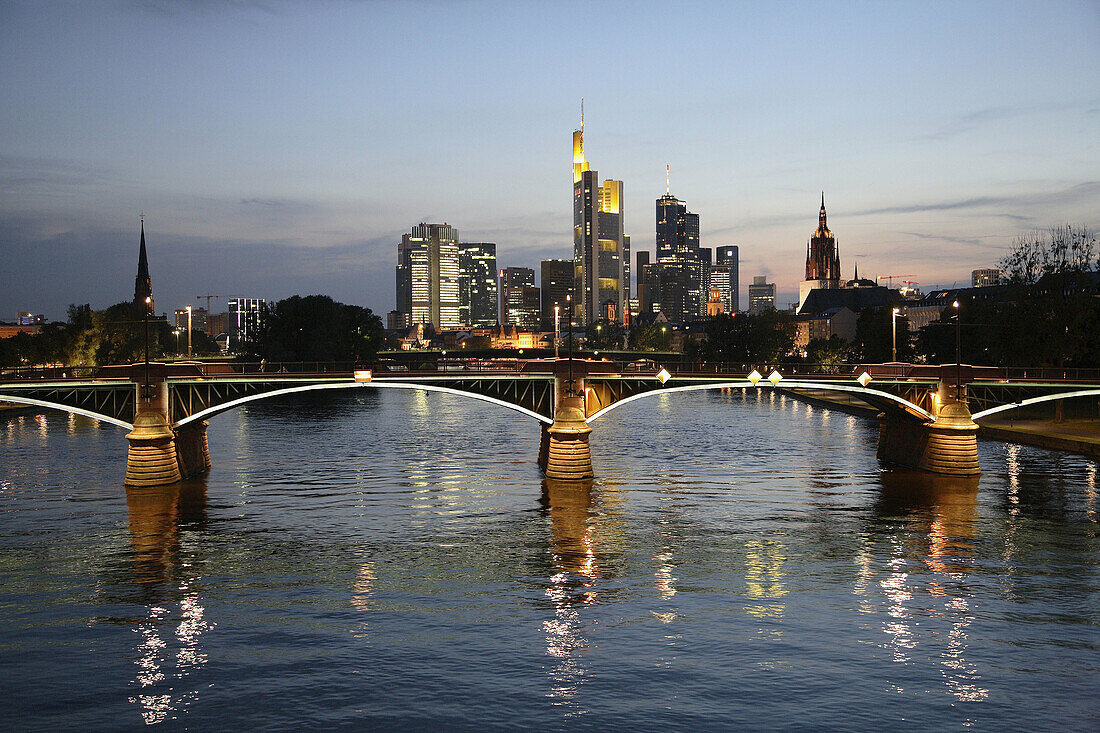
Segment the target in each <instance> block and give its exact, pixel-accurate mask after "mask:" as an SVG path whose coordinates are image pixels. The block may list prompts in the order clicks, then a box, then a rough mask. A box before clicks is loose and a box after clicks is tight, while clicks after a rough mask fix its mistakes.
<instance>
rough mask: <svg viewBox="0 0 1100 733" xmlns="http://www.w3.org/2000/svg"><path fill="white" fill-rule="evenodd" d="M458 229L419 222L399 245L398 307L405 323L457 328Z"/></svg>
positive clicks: (445, 224)
mask: <svg viewBox="0 0 1100 733" xmlns="http://www.w3.org/2000/svg"><path fill="white" fill-rule="evenodd" d="M458 248H459V244H458V230H457V229H454V228H453V227H451V226H450V225H449V224H447V223H446V222H444V223H443V224H425V223H424V222H421V223H420V224H418V225H416V226H414V227H413V228H412V231H411V232H410V233H408V234H403V235H402V236H401V242H400V243H398V245H397V308H396V310H397V311H399V312H400V313H403V314H405V315H404V320H405V324H406V325H409V326H411V325H413V324H415V323H420V324H424V325H428V324H431V325H432V326H435V327H436V328H438V329H451V328H458V327H459V326H461V325H462V322H461V320H460V318H459V293H458V278H459V265H458Z"/></svg>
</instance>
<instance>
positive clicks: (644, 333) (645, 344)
mask: <svg viewBox="0 0 1100 733" xmlns="http://www.w3.org/2000/svg"><path fill="white" fill-rule="evenodd" d="M630 348H632V349H634V350H635V351H669V350H670V349H671V348H672V331H670V330H669V328H668V326H667V325H665V324H661V323H650V324H649V325H647V326H636V327H634V328H632V329H630Z"/></svg>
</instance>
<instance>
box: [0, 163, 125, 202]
mask: <svg viewBox="0 0 1100 733" xmlns="http://www.w3.org/2000/svg"><path fill="white" fill-rule="evenodd" d="M116 176H117V174H116V172H115V171H112V170H110V169H107V168H103V167H100V166H92V165H87V164H84V163H78V162H76V161H72V160H65V159H62V158H46V157H28V156H21V155H0V191H17V192H21V193H27V192H43V191H46V192H50V191H57V190H59V189H65V188H69V187H74V186H76V187H81V186H93V185H101V184H103V183H106V182H108V181H113V180H114V179H115V178H116Z"/></svg>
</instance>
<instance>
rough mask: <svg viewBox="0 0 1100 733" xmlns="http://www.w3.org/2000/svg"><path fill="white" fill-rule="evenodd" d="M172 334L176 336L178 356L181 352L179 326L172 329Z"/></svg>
mask: <svg viewBox="0 0 1100 733" xmlns="http://www.w3.org/2000/svg"><path fill="white" fill-rule="evenodd" d="M172 335H173V336H175V337H176V356H179V353H180V330H179V329H178V328H177V329H175V330H174V331H172Z"/></svg>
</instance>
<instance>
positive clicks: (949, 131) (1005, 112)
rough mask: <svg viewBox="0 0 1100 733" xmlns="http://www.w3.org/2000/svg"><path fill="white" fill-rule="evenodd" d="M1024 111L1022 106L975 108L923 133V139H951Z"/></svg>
mask: <svg viewBox="0 0 1100 733" xmlns="http://www.w3.org/2000/svg"><path fill="white" fill-rule="evenodd" d="M1023 112H1024V108H1022V107H988V108H986V109H979V110H975V111H974V112H968V113H966V114H963V115H957V116H955V117H953V118H951V119H950V120H949V121H948V122H947V123H946V124H945V125H944V126H943V127H942V128H940V129H939V130H937V131H936V132H933V133H929V134H927V135H922V136H921V137H920V138H919V139H921V140H949V139H951V138H953V137H958V136H959V135H964V134H966V133H968V132H971V131H973V130H976V129H978V128H980V127H983V126H985V125H988V124H989V123H991V122H997V121H999V120H1004V119H1007V118H1010V117H1015V116H1017V115H1019V114H1022V113H1023Z"/></svg>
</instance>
